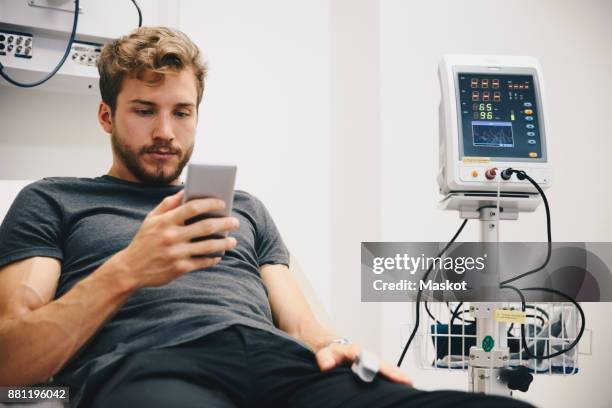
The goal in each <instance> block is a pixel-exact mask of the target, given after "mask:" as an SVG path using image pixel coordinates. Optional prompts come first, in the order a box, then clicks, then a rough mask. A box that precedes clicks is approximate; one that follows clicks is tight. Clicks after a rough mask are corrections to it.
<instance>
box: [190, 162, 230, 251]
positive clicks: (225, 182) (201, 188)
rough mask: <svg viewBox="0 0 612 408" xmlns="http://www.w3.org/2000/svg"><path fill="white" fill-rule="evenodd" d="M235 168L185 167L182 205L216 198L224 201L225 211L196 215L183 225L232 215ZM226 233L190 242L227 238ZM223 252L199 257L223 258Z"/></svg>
mask: <svg viewBox="0 0 612 408" xmlns="http://www.w3.org/2000/svg"><path fill="white" fill-rule="evenodd" d="M236 170H237V168H236V166H233V165H214V164H197V163H189V164H188V166H187V182H186V183H185V194H184V196H183V203H185V202H187V201H189V200H193V199H195V198H218V199H221V200H223V201H225V209H224V210H223V211H217V212H211V213H205V214H200V215H196V216H195V217H192V218H190V219H188V220H186V221H185V225H188V224H192V223H194V222H197V221H200V220H203V219H206V218H212V217H229V216H230V215H231V214H232V206H233V203H234V184H235V181H236ZM227 235H228V231H225V232H224V233H220V234H212V235H208V236H205V237H198V238H193V239H192V240H191V241H192V242H197V241H202V240H205V239H212V238H216V239H218V238H224V237H227ZM224 253H225V251H223V252H219V253H214V254H207V255H199V256H205V257H212V258H215V257H219V256H223V255H224ZM196 257H197V256H196Z"/></svg>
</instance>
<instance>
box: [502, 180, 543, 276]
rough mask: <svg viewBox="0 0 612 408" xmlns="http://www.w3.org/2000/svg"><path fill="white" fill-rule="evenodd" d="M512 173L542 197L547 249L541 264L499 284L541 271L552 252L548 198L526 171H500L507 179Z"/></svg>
mask: <svg viewBox="0 0 612 408" xmlns="http://www.w3.org/2000/svg"><path fill="white" fill-rule="evenodd" d="M512 173H514V174H516V178H518V179H519V180H527V181H529V182H530V183H531V184H532V185H533V187H535V189H536V190H537V191H538V193H539V194H540V196H541V197H542V201H543V202H544V209H545V210H546V235H547V240H548V249H547V253H546V259H545V260H544V262H543V263H542V265H540V266H538V267H537V268H535V269H532V270H530V271H527V272H525V273H522V274H520V275H518V276H515V277H514V278H510V279H506V280H505V281H502V282H501V283H500V285H507V284H508V283H512V282H514V281H516V280H518V279H521V278H524V277H525V276H529V275H532V274H534V273H536V272H538V271H541V270H542V269H544V268H545V267H546V265H548V262H549V261H550V256H551V253H552V233H551V226H550V207H549V206H548V199H547V198H546V194H544V191H543V190H542V188H541V187H540V186H539V184H538V183H536V181H535V180H534V179H532V178H531V177H529V175H528V174H527V173H525V171H523V170H516V169H513V168H507V169H506V170H504V171H502V173H501V177H502V178H503V179H505V180H508V179H509V178H510V177H511V176H512Z"/></svg>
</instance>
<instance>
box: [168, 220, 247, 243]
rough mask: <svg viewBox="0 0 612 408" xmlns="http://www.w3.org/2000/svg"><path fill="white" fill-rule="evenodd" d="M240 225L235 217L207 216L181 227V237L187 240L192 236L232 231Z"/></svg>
mask: <svg viewBox="0 0 612 408" xmlns="http://www.w3.org/2000/svg"><path fill="white" fill-rule="evenodd" d="M239 226H240V221H238V218H235V217H220V218H207V219H205V220H200V221H197V222H194V223H193V224H189V225H187V226H184V227H181V229H180V231H181V238H182V239H183V240H185V241H189V240H191V239H192V238H198V237H206V236H209V235H213V234H219V233H224V232H226V231H234V230H236V229H238V227H239Z"/></svg>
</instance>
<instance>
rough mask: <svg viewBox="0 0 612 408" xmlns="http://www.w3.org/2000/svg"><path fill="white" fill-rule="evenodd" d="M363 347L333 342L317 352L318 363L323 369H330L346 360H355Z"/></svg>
mask: <svg viewBox="0 0 612 408" xmlns="http://www.w3.org/2000/svg"><path fill="white" fill-rule="evenodd" d="M360 352H361V348H360V347H359V346H357V345H356V344H349V345H342V344H331V345H329V346H327V347H324V348H322V349H321V350H319V352H318V353H317V354H316V358H317V364H318V365H319V368H320V369H321V371H329V370H331V369H333V368H335V367H337V366H339V365H340V364H343V363H345V362H350V361H354V360H355V359H356V358H357V356H358V355H359V353H360Z"/></svg>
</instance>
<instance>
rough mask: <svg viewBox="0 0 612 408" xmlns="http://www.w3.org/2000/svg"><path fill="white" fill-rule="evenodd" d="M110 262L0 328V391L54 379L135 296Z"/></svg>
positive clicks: (118, 266) (112, 261)
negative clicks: (56, 297)
mask: <svg viewBox="0 0 612 408" xmlns="http://www.w3.org/2000/svg"><path fill="white" fill-rule="evenodd" d="M119 276H121V266H120V265H118V264H116V262H115V261H114V260H113V258H111V259H110V260H109V261H107V262H106V263H104V264H103V265H102V266H100V268H98V269H97V270H96V271H94V272H93V273H92V274H91V275H90V276H88V277H87V278H85V279H83V280H81V281H80V282H78V283H77V284H76V285H75V286H74V287H73V288H72V289H71V290H70V291H68V293H66V294H65V295H64V296H62V297H61V298H59V299H56V300H54V301H52V302H50V303H48V304H46V305H45V306H42V307H40V308H38V309H36V310H33V311H31V312H27V313H25V314H23V315H21V316H18V317H15V318H12V319H9V320H7V321H3V322H0V385H29V384H36V383H39V382H43V381H46V380H47V379H48V378H49V377H51V376H53V375H55V374H56V373H57V372H58V371H59V370H60V369H61V368H62V367H63V366H64V365H65V364H66V362H67V361H68V360H69V359H70V358H71V357H72V356H73V355H74V354H75V353H76V352H77V350H79V349H80V348H81V347H82V346H83V345H84V344H85V343H86V342H87V341H88V340H89V339H90V338H91V337H92V336H93V335H94V334H95V333H96V331H97V330H98V329H99V328H100V327H101V326H102V325H103V324H104V322H106V321H107V320H108V319H109V318H110V317H111V316H112V315H114V314H115V313H116V312H117V310H118V309H119V308H120V307H121V305H122V304H123V303H125V301H126V300H127V299H128V298H129V296H130V295H131V294H132V293H133V289H132V288H129V287H128V286H127V285H125V284H123V283H122V282H121V280H120V279H117V277H119Z"/></svg>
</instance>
